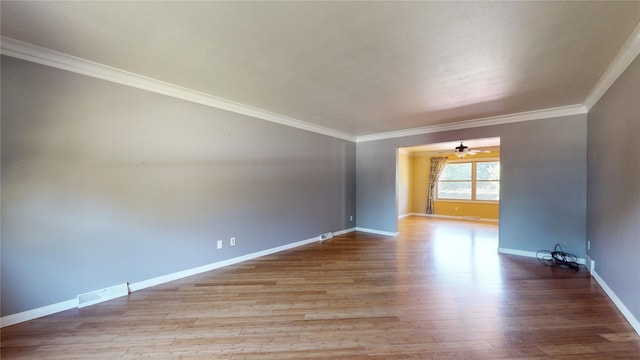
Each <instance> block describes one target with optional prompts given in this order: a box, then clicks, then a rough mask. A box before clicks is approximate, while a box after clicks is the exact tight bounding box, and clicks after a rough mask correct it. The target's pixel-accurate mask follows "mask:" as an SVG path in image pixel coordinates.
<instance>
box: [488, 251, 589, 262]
mask: <svg viewBox="0 0 640 360" xmlns="http://www.w3.org/2000/svg"><path fill="white" fill-rule="evenodd" d="M498 252H499V253H501V254H509V255H518V256H526V257H531V258H537V256H536V252H535V251H526V250H516V249H507V248H498ZM576 262H577V263H578V264H581V265H585V263H586V260H585V259H584V258H578V259H577V260H576Z"/></svg>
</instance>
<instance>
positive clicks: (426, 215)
mask: <svg viewBox="0 0 640 360" xmlns="http://www.w3.org/2000/svg"><path fill="white" fill-rule="evenodd" d="M407 216H423V217H432V218H440V219H452V220H467V221H484V222H491V223H499V222H500V220H496V219H487V218H480V217H470V216H452V215H437V214H425V213H410V214H405V215H401V216H398V219H400V218H401V217H402V218H404V217H407Z"/></svg>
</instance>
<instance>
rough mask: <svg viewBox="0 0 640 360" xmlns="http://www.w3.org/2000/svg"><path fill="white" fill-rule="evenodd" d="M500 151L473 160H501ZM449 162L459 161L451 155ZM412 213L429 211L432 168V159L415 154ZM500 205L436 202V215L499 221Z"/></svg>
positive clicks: (478, 155)
mask: <svg viewBox="0 0 640 360" xmlns="http://www.w3.org/2000/svg"><path fill="white" fill-rule="evenodd" d="M499 157H500V151H499V150H495V151H492V152H491V153H488V154H484V153H480V154H477V155H473V156H471V157H470V158H471V159H482V158H499ZM449 160H459V159H458V158H457V157H456V156H455V155H453V154H451V155H449ZM410 164H411V175H412V186H411V190H412V191H411V196H410V197H411V204H412V207H411V209H412V210H411V212H414V213H422V214H424V213H425V212H426V209H427V186H428V183H429V170H430V167H431V157H430V156H425V155H420V154H414V155H413V156H411V162H410ZM499 212H500V205H499V204H497V203H487V202H475V201H474V202H469V201H435V202H434V214H435V215H446V216H461V217H462V216H470V217H479V218H482V219H492V220H498V219H499V217H500V215H499Z"/></svg>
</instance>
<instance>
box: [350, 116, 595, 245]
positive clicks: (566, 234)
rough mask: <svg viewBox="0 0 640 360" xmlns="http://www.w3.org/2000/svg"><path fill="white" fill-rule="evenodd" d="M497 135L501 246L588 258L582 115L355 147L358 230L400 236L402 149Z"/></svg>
mask: <svg viewBox="0 0 640 360" xmlns="http://www.w3.org/2000/svg"><path fill="white" fill-rule="evenodd" d="M495 136H499V137H500V139H501V145H500V146H501V149H500V159H501V171H502V174H501V176H502V181H501V188H500V191H501V193H500V228H499V231H500V247H501V248H506V249H515V250H523V251H537V250H540V249H552V248H553V246H554V244H555V243H558V242H559V243H561V244H563V245H564V248H565V250H566V251H570V252H573V253H575V254H576V255H578V256H579V257H584V255H585V238H586V234H585V231H586V230H585V229H586V225H585V219H586V186H587V179H586V154H587V150H586V141H587V120H586V114H585V115H574V116H568V117H562V118H554V119H544V120H536V121H527V122H520V123H512V124H505V125H496V126H488V127H482V128H474V129H465V130H459V131H448V132H441V133H433V134H424V135H415V136H407V137H402V138H396V139H386V140H379V141H369V142H361V143H358V145H357V159H356V172H357V174H356V179H357V184H356V193H357V213H358V227H363V228H369V229H376V230H382V231H389V232H395V231H396V229H397V220H396V219H397V216H396V210H395V206H396V201H395V181H396V180H395V171H396V170H395V169H396V164H395V151H396V149H397V148H398V147H405V146H417V145H423V144H431V143H439V142H444V141H459V140H465V139H477V138H486V137H495Z"/></svg>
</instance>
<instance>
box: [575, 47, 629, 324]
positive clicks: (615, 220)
mask: <svg viewBox="0 0 640 360" xmlns="http://www.w3.org/2000/svg"><path fill="white" fill-rule="evenodd" d="M588 124H589V126H588V146H589V153H588V179H589V184H588V196H587V204H588V208H587V209H588V210H587V240H589V241H591V250H590V251H589V256H590V257H591V258H592V259H593V260H595V269H596V272H597V273H598V275H600V276H601V277H602V279H604V281H605V282H606V283H607V285H609V287H610V288H611V289H612V290H613V291H614V292H615V293H616V295H617V296H618V297H619V298H620V300H622V302H623V303H624V304H625V306H626V307H627V308H628V309H629V311H631V313H632V314H633V315H634V317H635V318H636V319H640V261H638V257H640V150H638V141H639V135H640V57H639V58H636V59H635V61H634V62H633V63H632V64H631V65H630V66H629V67H628V68H627V70H626V71H625V72H624V73H622V75H621V76H620V77H619V78H618V80H617V81H616V82H615V83H614V84H613V86H611V88H609V90H608V91H607V93H606V94H605V95H604V96H603V97H602V98H601V99H600V101H599V102H598V103H597V104H596V105H595V106H594V107H593V108H592V109H591V111H590V112H589V121H588Z"/></svg>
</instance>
